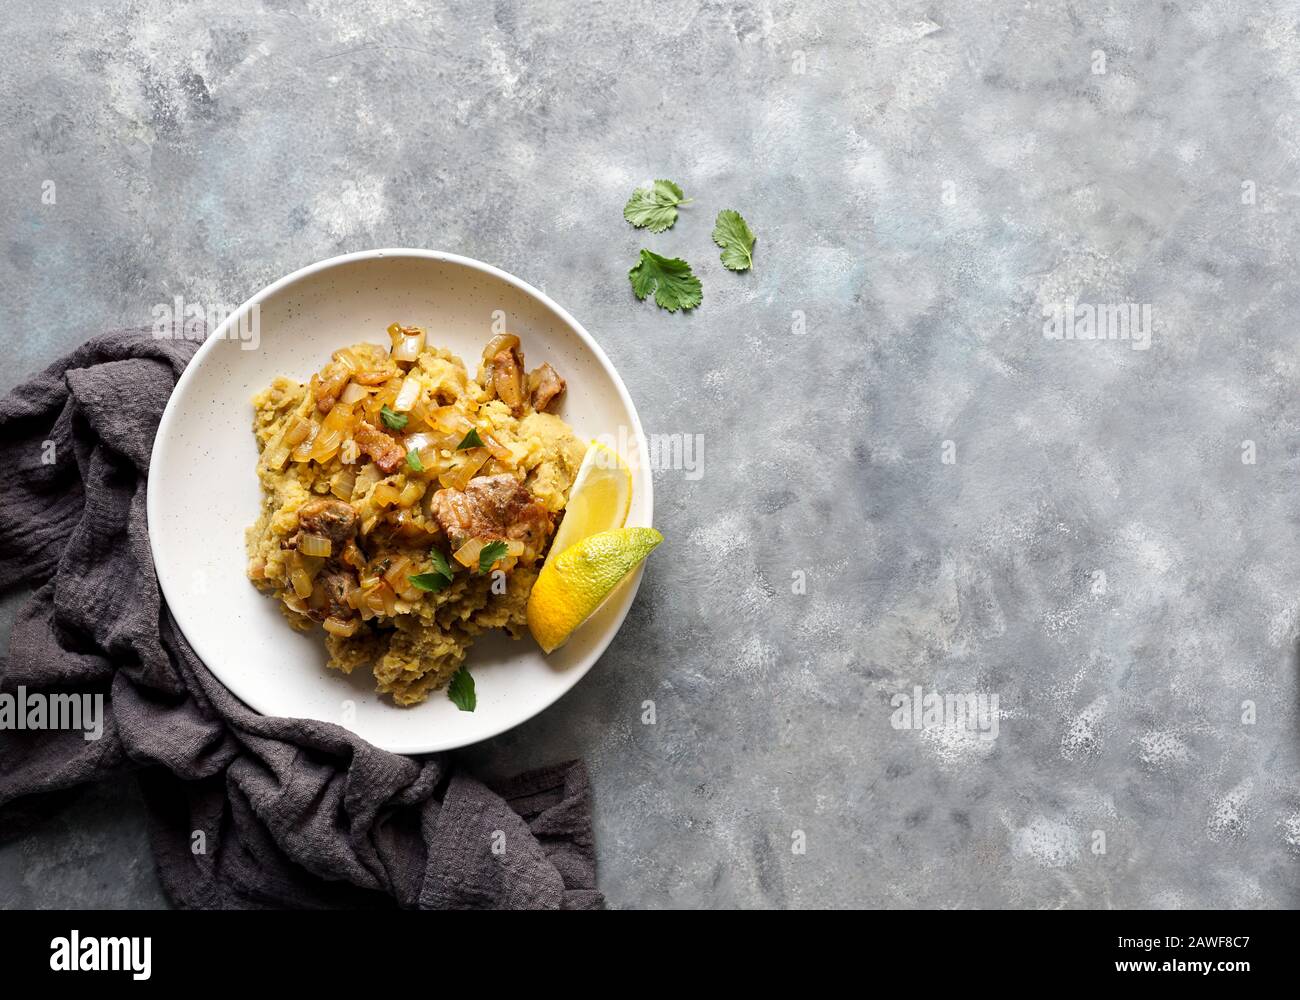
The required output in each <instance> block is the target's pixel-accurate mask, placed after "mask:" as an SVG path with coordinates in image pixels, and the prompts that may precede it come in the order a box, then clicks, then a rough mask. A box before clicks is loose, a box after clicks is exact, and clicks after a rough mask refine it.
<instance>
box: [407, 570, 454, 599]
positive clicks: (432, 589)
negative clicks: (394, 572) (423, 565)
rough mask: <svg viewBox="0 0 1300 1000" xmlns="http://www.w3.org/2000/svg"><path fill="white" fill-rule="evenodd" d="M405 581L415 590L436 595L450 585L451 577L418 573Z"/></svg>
mask: <svg viewBox="0 0 1300 1000" xmlns="http://www.w3.org/2000/svg"><path fill="white" fill-rule="evenodd" d="M407 579H408V580H410V581H411V586H412V587H414V588H415V589H416V590H427V591H428V592H429V593H430V594H436V593H437V592H438V591H440V590H443V589H445V588H446V586H447V584H449V583H451V577H449V576H443V574H441V573H420V574H418V575H417V576H408V577H407Z"/></svg>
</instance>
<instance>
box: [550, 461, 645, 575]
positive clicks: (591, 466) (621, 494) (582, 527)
mask: <svg viewBox="0 0 1300 1000" xmlns="http://www.w3.org/2000/svg"><path fill="white" fill-rule="evenodd" d="M631 504H632V473H631V471H630V470H629V469H628V467H627V466H626V465H625V464H624V463H623V460H622V459H621V458H619V457H618V452H616V451H615V450H614V449H613V448H609V447H607V446H605V445H603V444H601V443H600V442H598V441H593V442H592V443H591V447H589V448H588V449H587V454H586V455H585V456H583V459H582V465H581V466H580V467H579V469H578V475H577V476H576V477H575V478H574V480H573V486H572V487H571V488H570V489H569V502H568V503H567V504H566V505H565V507H564V519H563V520H562V521H561V522H560V527H559V530H558V531H556V532H555V538H554V539H553V540H552V541H551V551H550V554H549V555H548V556H547V557H546V561H547V562H550V561H551V560H552V559H553V558H555V557H556V556H558V555H559V554H560V553H561V552H563V551H564V550H565V549H567V548H568V547H569V546H570V545H574V544H576V543H577V542H580V541H582V539H584V538H586V537H587V536H588V535H594V534H595V533H596V532H598V531H610V530H612V529H613V528H621V527H623V522H625V521H626V520H627V512H628V508H629V507H630V506H631Z"/></svg>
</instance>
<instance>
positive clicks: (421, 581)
mask: <svg viewBox="0 0 1300 1000" xmlns="http://www.w3.org/2000/svg"><path fill="white" fill-rule="evenodd" d="M429 561H430V562H432V563H433V570H432V571H430V572H428V573H418V574H416V575H415V576H411V577H407V579H408V580H410V581H411V586H412V587H414V588H415V589H416V590H424V591H428V592H429V593H430V594H436V593H438V591H440V590H445V589H446V588H447V586H448V585H449V584H450V583H451V580H452V568H451V563H449V562H448V561H447V557H446V556H444V555H443V554H442V553H441V552H439V551H438V550H437V549H431V550H430V551H429Z"/></svg>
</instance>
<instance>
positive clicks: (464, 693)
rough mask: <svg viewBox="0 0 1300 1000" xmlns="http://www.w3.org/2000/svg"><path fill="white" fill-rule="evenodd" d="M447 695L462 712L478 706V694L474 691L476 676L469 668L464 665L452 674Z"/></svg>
mask: <svg viewBox="0 0 1300 1000" xmlns="http://www.w3.org/2000/svg"><path fill="white" fill-rule="evenodd" d="M447 697H448V698H450V699H451V703H452V704H453V705H455V706H456V707H457V708H459V709H460V710H461V711H462V712H472V711H474V709H475V708H477V707H478V695H476V694H475V693H474V677H473V675H472V674H471V673H470V672H469V668H468V667H465V666H462V667H461V668H460V669H459V670H457V671H456V672H455V673H454V674H452V675H451V683H449V684H448V685H447Z"/></svg>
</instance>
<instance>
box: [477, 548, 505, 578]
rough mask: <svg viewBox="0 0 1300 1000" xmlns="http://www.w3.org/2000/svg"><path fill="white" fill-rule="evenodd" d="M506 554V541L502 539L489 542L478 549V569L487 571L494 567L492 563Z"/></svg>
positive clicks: (482, 571) (481, 571)
mask: <svg viewBox="0 0 1300 1000" xmlns="http://www.w3.org/2000/svg"><path fill="white" fill-rule="evenodd" d="M505 554H506V543H505V542H502V541H496V542H488V543H487V544H486V545H484V546H483V547H482V548H481V549H479V550H478V571H479V572H480V573H486V572H487V571H488V570H490V569H491V568H492V564H493V563H494V562H496V561H497V560H498V559H500V558H501V557H502V556H503V555H505Z"/></svg>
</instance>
